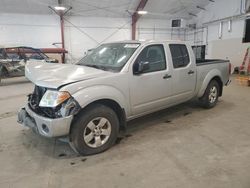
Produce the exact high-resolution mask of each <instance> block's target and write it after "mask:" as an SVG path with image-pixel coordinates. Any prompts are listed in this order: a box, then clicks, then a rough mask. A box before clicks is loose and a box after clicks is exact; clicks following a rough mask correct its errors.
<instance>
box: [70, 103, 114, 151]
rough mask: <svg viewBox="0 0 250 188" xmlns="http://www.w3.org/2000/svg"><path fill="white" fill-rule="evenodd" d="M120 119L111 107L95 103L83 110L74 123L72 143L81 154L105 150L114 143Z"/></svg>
mask: <svg viewBox="0 0 250 188" xmlns="http://www.w3.org/2000/svg"><path fill="white" fill-rule="evenodd" d="M118 132H119V120H118V117H117V115H116V113H115V112H114V111H113V110H112V109H111V108H109V107H107V106H104V105H101V104H95V105H92V106H90V107H87V108H86V109H85V110H84V111H83V112H81V113H80V114H79V115H78V117H77V118H76V119H75V120H74V122H73V124H72V129H71V133H70V145H71V147H72V149H74V150H75V151H76V152H78V153H79V154H81V155H93V154H97V153H100V152H103V151H105V150H107V149H109V148H110V147H111V146H112V145H114V143H115V141H116V139H117V136H118Z"/></svg>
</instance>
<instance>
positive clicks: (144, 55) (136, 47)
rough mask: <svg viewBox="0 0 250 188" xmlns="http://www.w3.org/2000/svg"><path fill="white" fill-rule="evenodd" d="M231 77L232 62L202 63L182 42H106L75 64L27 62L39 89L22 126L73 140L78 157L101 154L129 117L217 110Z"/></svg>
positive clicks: (21, 118) (29, 74) (30, 76)
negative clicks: (188, 105) (195, 105)
mask: <svg viewBox="0 0 250 188" xmlns="http://www.w3.org/2000/svg"><path fill="white" fill-rule="evenodd" d="M37 65H39V66H37ZM229 72H230V63H229V61H224V60H203V61H201V60H200V61H198V62H196V59H195V57H194V53H193V51H192V48H191V46H189V45H187V44H186V43H184V42H178V41H176V42H174V41H166V42H165V41H162V42H154V41H147V42H138V41H124V42H117V43H110V44H103V45H101V46H99V47H98V48H96V49H94V50H92V52H91V53H90V54H88V55H87V56H86V57H84V58H83V59H82V60H81V61H80V62H79V63H78V64H77V65H67V64H64V65H60V66H59V65H55V64H43V63H39V64H37V63H36V64H34V63H28V64H27V66H26V77H27V78H28V79H30V80H31V81H32V82H33V83H34V84H35V85H36V86H35V89H34V93H33V94H30V95H29V99H28V104H27V105H26V107H25V108H23V109H22V110H21V111H20V112H19V115H18V121H19V122H20V123H21V124H23V125H25V126H28V127H31V128H32V129H33V130H34V131H36V132H37V133H39V134H41V135H43V136H46V137H61V136H69V141H70V144H71V146H72V148H73V149H74V150H75V151H77V152H79V153H80V154H84V155H90V154H96V153H99V152H102V151H104V150H106V149H108V148H109V147H111V146H112V145H113V144H114V142H115V140H116V138H117V136H118V133H119V132H120V131H121V130H124V129H125V128H126V121H128V120H131V119H134V118H137V117H139V116H143V115H145V114H149V113H152V112H155V111H158V110H161V109H164V108H168V107H170V106H173V105H176V104H180V103H182V102H185V101H188V100H190V99H192V98H198V99H199V100H200V101H201V104H202V105H203V106H204V107H206V108H212V107H214V106H215V105H216V103H217V101H218V97H220V96H222V91H223V86H224V85H227V84H228V83H229V82H230V81H229Z"/></svg>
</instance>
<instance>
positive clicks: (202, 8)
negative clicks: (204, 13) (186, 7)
mask: <svg viewBox="0 0 250 188" xmlns="http://www.w3.org/2000/svg"><path fill="white" fill-rule="evenodd" d="M196 8H198V9H201V10H206V9H205V8H204V7H201V6H196Z"/></svg>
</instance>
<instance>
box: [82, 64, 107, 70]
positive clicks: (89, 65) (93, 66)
mask: <svg viewBox="0 0 250 188" xmlns="http://www.w3.org/2000/svg"><path fill="white" fill-rule="evenodd" d="M83 66H87V67H92V68H96V69H101V70H106V69H107V68H106V67H105V66H102V65H91V64H83Z"/></svg>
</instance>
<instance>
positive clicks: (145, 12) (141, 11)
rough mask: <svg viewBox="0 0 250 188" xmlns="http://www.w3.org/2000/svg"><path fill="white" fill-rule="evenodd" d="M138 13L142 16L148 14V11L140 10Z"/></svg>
mask: <svg viewBox="0 0 250 188" xmlns="http://www.w3.org/2000/svg"><path fill="white" fill-rule="evenodd" d="M137 13H138V14H140V15H144V14H147V13H148V11H146V10H138V11H137Z"/></svg>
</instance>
